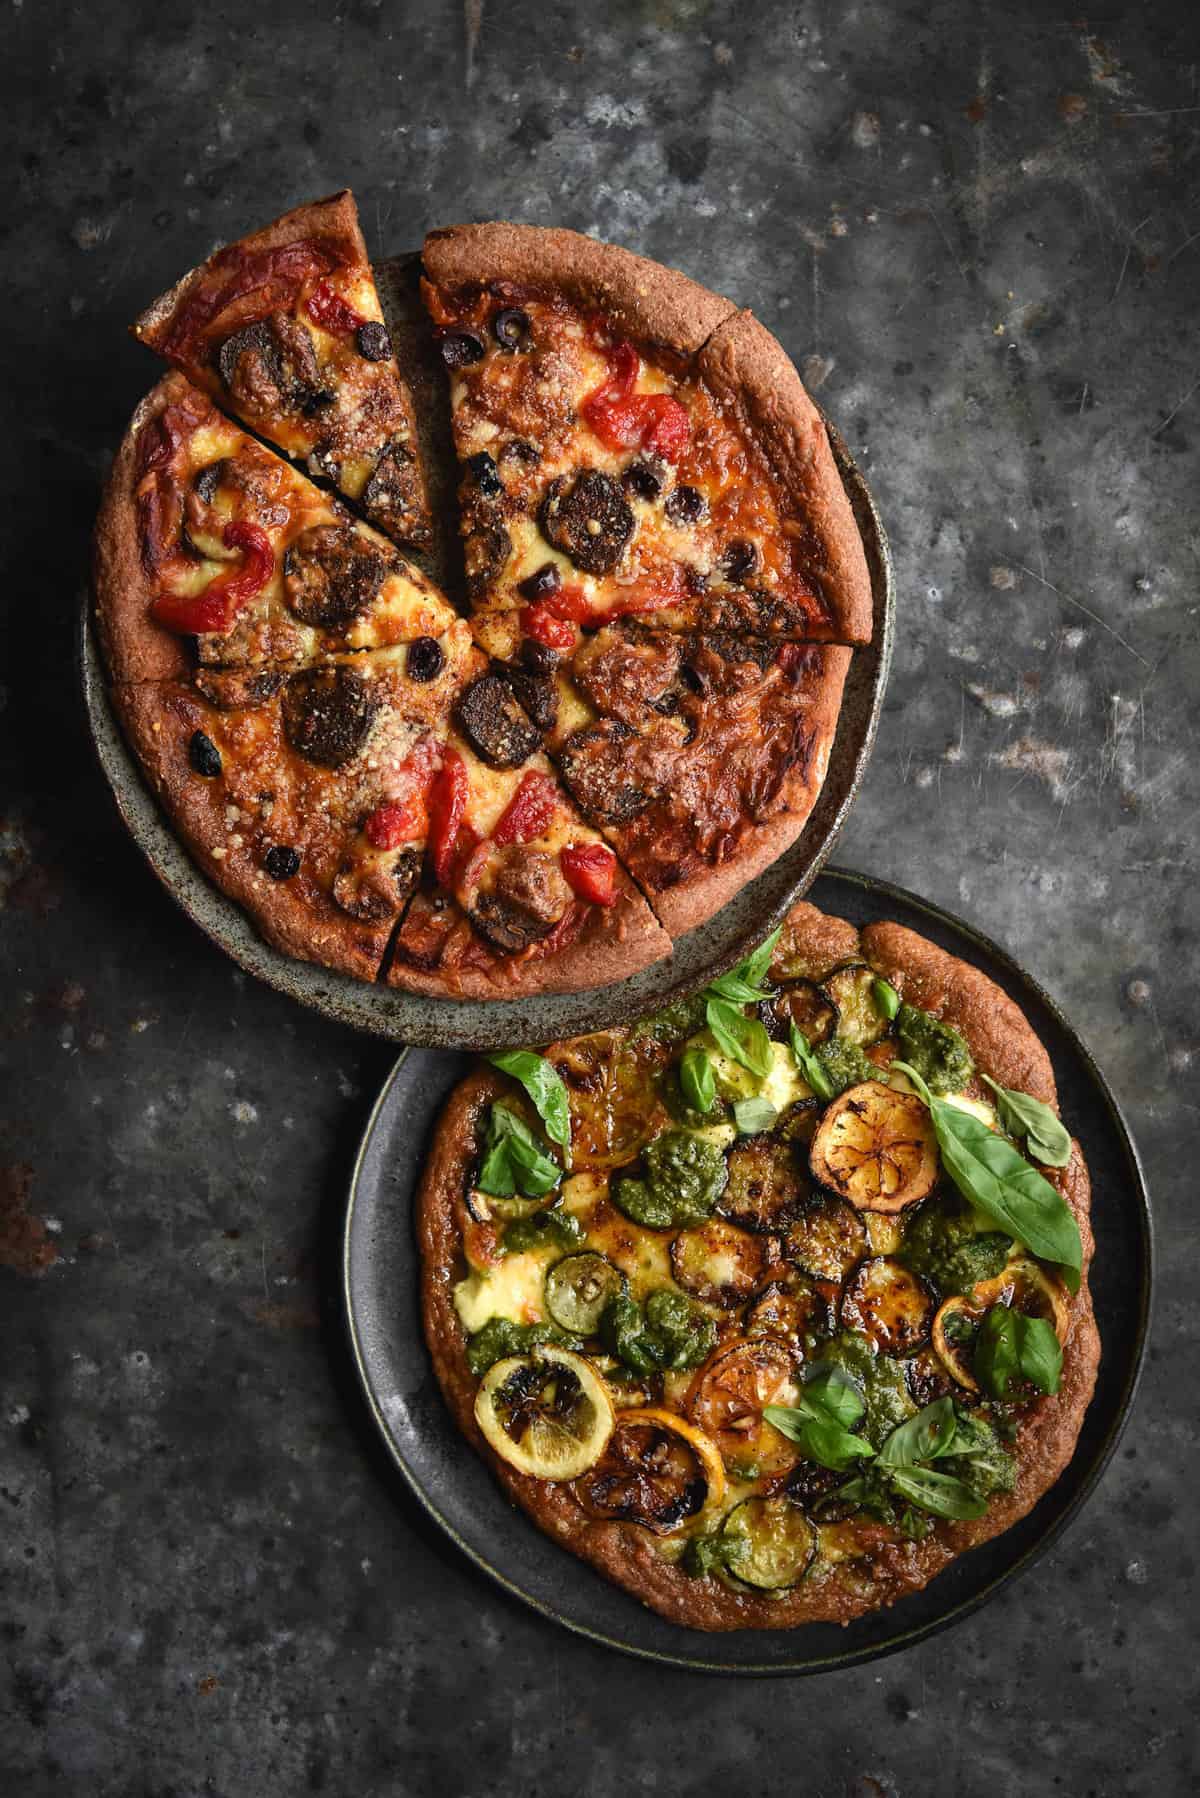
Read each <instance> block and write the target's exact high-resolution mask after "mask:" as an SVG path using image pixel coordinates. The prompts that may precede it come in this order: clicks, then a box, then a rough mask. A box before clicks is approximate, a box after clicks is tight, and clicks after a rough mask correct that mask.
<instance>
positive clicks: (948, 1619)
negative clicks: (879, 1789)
mask: <svg viewBox="0 0 1200 1798" xmlns="http://www.w3.org/2000/svg"><path fill="white" fill-rule="evenodd" d="M824 874H825V877H826V878H827V879H829V880H831V881H840V882H844V883H845V884H846V885H847V886H850V887H855V888H858V889H859V890H860V891H864V892H868V893H871V894H872V895H875V896H879V897H882V898H884V899H886V900H894V901H895V902H896V903H898V904H901V905H904V906H909V907H912V908H913V909H914V910H915V911H917V912H919V913H923V914H924V915H925V916H926V917H928V918H929V919H931V920H932V921H934V922H936V923H937V924H939V925H940V926H941V927H942V928H944V929H948V930H949V931H950V932H951V933H953V934H961V935H962V936H964V937H965V938H966V939H967V941H968V942H970V943H971V944H972V945H973V946H974V947H975V948H977V949H978V950H979V951H981V952H982V953H984V954H986V955H988V956H991V957H993V958H994V960H995V962H996V963H997V964H998V965H999V966H1000V968H1001V969H1002V970H1003V971H1004V972H1005V973H1006V974H1008V975H1009V976H1010V977H1015V978H1016V980H1017V981H1018V982H1019V983H1021V984H1024V985H1025V986H1026V987H1028V988H1029V989H1030V990H1031V991H1032V992H1033V994H1034V995H1035V997H1036V998H1037V999H1038V1001H1039V1002H1040V1003H1041V1004H1042V1005H1044V1006H1045V1007H1046V1009H1047V1010H1048V1012H1049V1013H1050V1015H1051V1017H1052V1018H1053V1020H1054V1022H1055V1024H1056V1025H1057V1027H1058V1028H1059V1029H1060V1030H1062V1031H1063V1032H1064V1034H1065V1035H1066V1036H1067V1038H1068V1039H1069V1041H1070V1043H1071V1047H1072V1049H1073V1050H1074V1051H1075V1052H1076V1053H1077V1054H1078V1055H1079V1057H1080V1060H1081V1061H1082V1063H1083V1066H1084V1069H1085V1071H1086V1073H1087V1076H1088V1079H1089V1081H1090V1083H1091V1085H1092V1086H1093V1088H1094V1089H1095V1090H1096V1091H1097V1093H1098V1095H1099V1097H1100V1098H1101V1099H1102V1101H1103V1103H1104V1108H1105V1110H1106V1112H1107V1113H1108V1117H1109V1120H1110V1122H1111V1124H1112V1127H1113V1129H1114V1131H1115V1134H1116V1137H1117V1139H1118V1141H1119V1143H1120V1146H1121V1149H1122V1152H1123V1155H1124V1158H1125V1160H1126V1161H1127V1163H1128V1167H1129V1171H1130V1173H1131V1175H1132V1179H1131V1181H1130V1185H1131V1187H1132V1190H1133V1193H1134V1195H1135V1198H1136V1215H1137V1223H1138V1235H1139V1237H1140V1240H1141V1248H1142V1263H1141V1266H1142V1272H1141V1277H1140V1279H1139V1282H1138V1292H1137V1318H1136V1328H1135V1332H1134V1339H1133V1345H1132V1355H1131V1358H1130V1363H1129V1367H1128V1370H1127V1373H1126V1376H1125V1379H1124V1380H1123V1382H1122V1386H1121V1390H1120V1393H1119V1395H1118V1398H1117V1405H1116V1414H1115V1416H1114V1419H1113V1421H1112V1423H1111V1424H1110V1425H1109V1428H1108V1429H1107V1430H1106V1432H1105V1434H1104V1436H1103V1438H1102V1440H1101V1442H1100V1444H1099V1445H1098V1447H1097V1450H1096V1454H1095V1456H1094V1458H1093V1461H1092V1463H1091V1465H1090V1466H1089V1467H1088V1469H1087V1470H1086V1472H1085V1473H1084V1475H1083V1477H1082V1480H1081V1483H1080V1485H1079V1487H1078V1489H1077V1490H1076V1492H1075V1493H1074V1494H1073V1496H1072V1497H1071V1499H1070V1501H1069V1502H1068V1504H1067V1506H1066V1508H1065V1509H1064V1510H1063V1512H1062V1513H1061V1514H1060V1516H1058V1517H1057V1518H1056V1519H1055V1520H1054V1521H1053V1522H1052V1523H1051V1524H1050V1525H1049V1526H1048V1527H1047V1528H1046V1529H1045V1530H1044V1531H1043V1532H1042V1533H1041V1534H1040V1535H1039V1536H1038V1538H1037V1540H1036V1541H1034V1542H1032V1543H1031V1544H1030V1545H1029V1547H1028V1548H1027V1549H1026V1550H1025V1551H1024V1553H1023V1554H1021V1555H1020V1556H1019V1557H1018V1558H1017V1559H1016V1560H1015V1561H1014V1562H1013V1563H1012V1564H1011V1565H1010V1566H1008V1567H1005V1568H1004V1569H1003V1570H1002V1571H1001V1572H999V1573H998V1574H997V1575H996V1576H995V1578H993V1579H991V1580H990V1581H989V1582H988V1583H987V1584H986V1585H985V1586H983V1587H982V1588H981V1589H980V1590H979V1591H977V1592H975V1593H973V1594H971V1595H970V1596H968V1597H966V1598H964V1599H962V1600H960V1601H959V1602H958V1603H957V1604H955V1605H953V1606H952V1607H951V1608H950V1609H949V1610H948V1611H946V1612H945V1613H944V1614H943V1615H940V1616H937V1617H934V1618H931V1619H930V1620H929V1621H927V1622H925V1623H921V1624H916V1625H914V1626H913V1627H912V1628H910V1629H906V1630H903V1631H901V1632H900V1633H899V1634H898V1635H896V1636H895V1637H892V1638H889V1639H888V1640H887V1641H885V1642H882V1643H878V1644H872V1645H870V1646H867V1647H863V1648H850V1649H847V1651H846V1652H845V1653H844V1654H832V1655H826V1656H822V1657H821V1658H820V1659H818V1660H812V1661H808V1662H806V1663H805V1664H803V1665H799V1664H788V1663H778V1662H760V1663H754V1662H748V1663H741V1664H738V1665H736V1666H735V1665H732V1664H730V1663H729V1662H723V1661H721V1660H718V1659H706V1658H698V1657H696V1656H685V1655H683V1654H682V1653H681V1654H672V1653H670V1652H669V1650H663V1649H658V1648H642V1647H639V1646H637V1645H636V1644H633V1643H630V1642H626V1641H621V1640H620V1639H619V1638H618V1637H614V1636H612V1635H610V1634H608V1633H607V1632H606V1631H604V1630H600V1629H595V1628H592V1627H590V1626H589V1625H588V1624H586V1623H581V1622H577V1621H576V1620H575V1619H573V1618H571V1617H567V1616H564V1615H563V1614H562V1613H561V1612H560V1611H558V1610H556V1609H555V1607H554V1606H553V1605H552V1604H549V1603H547V1602H546V1601H545V1600H544V1599H541V1598H539V1597H536V1596H535V1595H533V1594H532V1593H530V1592H527V1591H526V1590H525V1589H524V1588H523V1587H521V1586H520V1585H518V1584H517V1583H516V1582H515V1581H514V1580H512V1579H510V1578H509V1577H508V1576H507V1574H506V1573H505V1572H504V1571H503V1570H502V1569H501V1568H498V1567H496V1566H495V1565H493V1563H492V1562H490V1561H488V1560H487V1559H486V1558H485V1557H484V1556H483V1555H482V1554H481V1553H480V1552H479V1550H477V1549H476V1548H474V1547H473V1546H472V1545H471V1544H470V1543H469V1542H467V1541H466V1540H465V1539H464V1538H463V1536H462V1535H461V1533H460V1532H459V1531H458V1530H457V1529H456V1528H455V1526H454V1525H453V1524H452V1523H451V1522H450V1521H449V1519H448V1518H446V1517H445V1516H444V1515H443V1514H442V1512H441V1511H440V1509H439V1508H438V1506H437V1504H436V1502H435V1500H434V1498H433V1497H432V1495H430V1494H429V1493H427V1492H426V1490H425V1489H424V1488H423V1487H422V1485H421V1484H420V1482H419V1481H418V1480H417V1478H416V1476H415V1474H414V1473H413V1472H412V1471H411V1469H410V1468H409V1467H408V1465H407V1462H406V1461H405V1459H404V1456H403V1455H402V1454H401V1452H400V1449H399V1446H398V1444H397V1442H396V1440H395V1438H394V1436H393V1434H392V1431H391V1429H390V1427H389V1425H388V1422H387V1419H386V1418H385V1416H384V1414H383V1412H382V1410H381V1408H380V1407H379V1405H378V1404H377V1403H376V1400H375V1395H374V1391H373V1388H372V1383H371V1379H370V1376H369V1373H368V1369H367V1365H366V1356H365V1353H364V1351H363V1348H362V1344H361V1342H360V1339H359V1334H358V1328H357V1323H356V1318H355V1301H354V1297H353V1292H352V1282H351V1238H352V1235H353V1227H354V1218H355V1211H356V1207H357V1203H358V1196H359V1181H360V1176H361V1174H362V1170H363V1165H364V1162H365V1159H366V1155H367V1152H368V1149H369V1146H370V1142H371V1139H372V1136H373V1134H374V1132H375V1128H376V1126H377V1123H378V1121H379V1118H380V1116H381V1114H382V1112H383V1109H384V1107H385V1105H386V1104H387V1101H388V1098H389V1095H390V1094H391V1091H392V1088H393V1086H394V1085H395V1083H396V1081H397V1079H398V1078H399V1076H400V1074H401V1072H402V1070H403V1068H404V1065H405V1063H406V1062H407V1060H408V1057H409V1053H410V1047H412V1045H408V1044H406V1045H405V1046H404V1047H403V1048H402V1049H401V1052H400V1054H399V1055H398V1056H397V1058H396V1060H395V1062H393V1064H392V1066H391V1068H390V1069H389V1070H388V1073H387V1076H386V1078H385V1080H384V1082H383V1085H382V1087H381V1089H380V1091H379V1094H378V1096H377V1098H376V1100H375V1102H374V1104H373V1105H372V1107H371V1111H370V1115H369V1116H368V1118H367V1121H366V1123H365V1125H364V1127H363V1131H362V1135H361V1137H360V1139H359V1143H358V1148H357V1150H356V1152H355V1157H354V1163H353V1166H352V1168H351V1172H350V1182H349V1189H348V1196H347V1202H346V1211H345V1218H344V1222H343V1225H342V1253H341V1282H340V1284H341V1301H342V1323H343V1331H344V1336H345V1341H346V1344H347V1346H348V1349H349V1353H350V1357H351V1360H352V1362H353V1364H354V1370H355V1374H356V1377H357V1381H358V1387H359V1392H360V1395H361V1397H362V1398H363V1400H364V1402H365V1403H366V1405H367V1408H368V1411H369V1413H370V1415H371V1419H372V1421H373V1423H374V1424H375V1427H376V1430H377V1432H378V1434H379V1436H380V1438H381V1439H382V1443H383V1446H384V1449H385V1450H386V1452H387V1454H388V1457H389V1460H390V1461H391V1463H392V1465H393V1467H394V1468H395V1469H396V1470H397V1471H398V1472H399V1473H400V1475H401V1477H402V1478H403V1480H404V1483H405V1485H406V1486H407V1488H408V1490H409V1492H410V1493H411V1495H412V1496H413V1498H415V1500H416V1501H417V1503H418V1504H419V1505H420V1507H421V1509H422V1511H423V1512H424V1513H425V1515H426V1516H427V1517H429V1518H430V1519H431V1520H432V1521H433V1522H434V1523H435V1524H436V1525H437V1526H438V1528H439V1529H440V1530H441V1531H442V1532H443V1534H444V1535H445V1536H446V1537H447V1538H448V1539H449V1540H450V1541H452V1542H453V1543H454V1545H455V1547H456V1548H457V1549H458V1550H459V1551H460V1552H461V1553H462V1554H464V1555H465V1556H466V1558H467V1560H468V1561H469V1562H470V1563H471V1564H472V1565H473V1566H474V1567H475V1568H476V1570H477V1571H479V1572H480V1573H483V1574H484V1575H485V1576H486V1577H487V1578H488V1579H489V1580H490V1581H491V1582H492V1583H493V1584H494V1585H497V1586H499V1587H500V1588H501V1589H502V1590H503V1591H504V1592H506V1593H507V1594H508V1595H509V1597H511V1598H515V1599H517V1600H519V1601H520V1602H521V1603H522V1604H524V1605H525V1606H526V1607H528V1608H529V1609H530V1610H532V1611H534V1612H535V1613H537V1614H538V1615H539V1616H541V1617H543V1618H545V1619H546V1620H547V1621H548V1622H551V1623H554V1624H557V1625H559V1626H560V1627H562V1628H563V1629H566V1630H568V1631H569V1632H570V1633H571V1634H572V1635H575V1636H579V1637H581V1638H583V1639H584V1640H585V1641H590V1642H593V1643H596V1644H598V1645H599V1646H601V1647H604V1648H608V1649H612V1650H614V1651H615V1652H616V1653H618V1654H622V1655H625V1656H626V1657H629V1658H632V1659H635V1660H640V1661H648V1662H651V1663H653V1664H655V1665H658V1666H671V1667H677V1668H681V1669H682V1670H684V1671H686V1672H691V1673H704V1674H719V1675H723V1676H724V1677H725V1678H729V1677H731V1676H732V1677H736V1678H742V1679H771V1678H792V1679H797V1678H808V1677H812V1676H814V1675H818V1674H821V1673H833V1672H842V1671H845V1670H848V1669H849V1668H851V1667H855V1666H864V1665H866V1664H868V1663H869V1662H871V1661H878V1660H883V1659H885V1658H886V1657H887V1656H889V1655H893V1654H897V1653H899V1652H900V1651H901V1650H903V1649H906V1648H912V1647H915V1646H916V1644H917V1643H918V1642H923V1641H928V1640H929V1639H930V1638H931V1637H933V1636H936V1635H939V1634H941V1632H942V1631H943V1630H947V1629H950V1628H952V1627H954V1626H955V1625H956V1624H958V1623H961V1622H964V1621H965V1620H966V1618H968V1617H969V1616H971V1615H972V1614H973V1613H974V1612H976V1611H978V1610H979V1609H980V1608H981V1607H982V1606H983V1605H984V1604H986V1603H988V1602H989V1600H990V1599H992V1598H993V1597H994V1596H995V1595H996V1594H997V1593H998V1592H999V1591H1000V1590H1001V1588H1002V1587H1004V1586H1008V1585H1010V1584H1011V1583H1012V1582H1013V1581H1014V1580H1016V1579H1018V1578H1019V1577H1021V1576H1022V1575H1024V1574H1025V1573H1027V1572H1029V1570H1030V1569H1031V1568H1032V1567H1033V1566H1034V1565H1035V1564H1036V1563H1037V1562H1038V1561H1039V1560H1040V1559H1041V1558H1042V1557H1043V1556H1044V1555H1045V1554H1046V1553H1048V1552H1049V1550H1050V1549H1051V1548H1052V1547H1053V1546H1054V1545H1055V1544H1056V1543H1057V1542H1059V1541H1060V1540H1061V1538H1062V1537H1063V1535H1064V1534H1065V1532H1066V1531H1067V1529H1068V1528H1069V1527H1070V1526H1071V1525H1072V1524H1073V1523H1074V1522H1075V1521H1076V1519H1077V1518H1078V1516H1079V1513H1080V1511H1081V1510H1082V1509H1083V1507H1084V1505H1085V1504H1087V1502H1088V1501H1089V1500H1090V1499H1091V1497H1092V1496H1093V1494H1094V1493H1095V1491H1096V1488H1097V1486H1098V1485H1099V1483H1100V1481H1101V1479H1102V1478H1103V1477H1104V1474H1105V1473H1106V1472H1107V1470H1108V1468H1109V1466H1110V1465H1111V1463H1112V1460H1113V1457H1114V1455H1115V1454H1116V1451H1117V1449H1118V1447H1119V1446H1120V1443H1121V1439H1122V1437H1123V1436H1124V1433H1125V1430H1126V1427H1127V1425H1128V1422H1129V1419H1130V1416H1131V1414H1132V1411H1133V1406H1134V1403H1135V1400H1136V1398H1137V1394H1138V1390H1139V1387H1140V1385H1141V1381H1142V1375H1143V1372H1144V1368H1145V1361H1146V1350H1147V1345H1148V1342H1149V1336H1150V1327H1151V1319H1152V1312H1153V1296H1154V1286H1155V1279H1156V1271H1157V1258H1156V1250H1155V1243H1154V1214H1153V1208H1152V1205H1151V1199H1150V1189H1149V1183H1148V1181H1147V1178H1146V1172H1145V1168H1144V1166H1143V1163H1142V1158H1141V1154H1140V1152H1139V1150H1138V1146H1137V1142H1136V1139H1135V1137H1134V1135H1133V1131H1132V1129H1131V1128H1130V1125H1129V1122H1128V1120H1127V1118H1126V1116H1125V1113H1124V1109H1123V1107H1122V1105H1121V1103H1120V1101H1119V1099H1118V1098H1117V1096H1116V1094H1115V1092H1114V1091H1113V1089H1112V1087H1111V1085H1110V1084H1109V1081H1108V1079H1107V1077H1106V1076H1105V1074H1104V1072H1103V1070H1102V1069H1101V1067H1100V1065H1099V1063H1098V1062H1097V1060H1096V1058H1095V1056H1094V1055H1093V1054H1092V1052H1091V1050H1090V1048H1089V1047H1088V1045H1087V1043H1086V1042H1085V1040H1084V1039H1083V1037H1082V1036H1081V1034H1080V1032H1079V1030H1078V1029H1077V1028H1076V1027H1075V1025H1074V1024H1072V1023H1071V1022H1070V1020H1069V1019H1068V1018H1067V1017H1066V1015H1065V1013H1064V1012H1063V1010H1062V1007H1061V1006H1060V1005H1059V1003H1058V1001H1057V1000H1056V999H1054V997H1053V996H1052V995H1051V994H1050V993H1049V992H1047V990H1046V989H1045V987H1044V986H1043V985H1042V984H1041V982H1040V981H1039V980H1038V979H1037V977H1036V976H1035V975H1033V974H1030V973H1028V972H1026V970H1025V969H1024V968H1022V967H1021V965H1020V964H1019V963H1018V962H1017V961H1016V959H1015V958H1014V957H1013V956H1012V955H1011V954H1010V953H1009V952H1008V951H1007V950H1006V949H1004V948H1002V947H1001V946H1000V945H999V944H998V943H996V942H995V941H994V940H993V939H992V938H991V937H989V936H988V935H987V934H986V933H985V932H984V931H982V930H979V929H977V928H976V927H975V926H974V925H972V924H969V923H967V922H966V921H965V920H963V919H961V918H959V917H957V916H956V915H955V914H954V913H953V912H949V911H947V910H946V909H945V908H944V907H942V906H940V905H937V904H936V903H935V902H934V901H932V900H927V899H923V898H921V897H919V896H918V895H916V894H914V893H911V892H910V891H909V890H908V889H907V888H905V887H901V886H899V885H898V884H896V883H895V882H892V881H888V880H885V879H882V878H880V877H877V876H874V875H870V874H863V873H860V872H859V871H857V870H855V869H851V868H835V867H826V868H825V870H824ZM469 1052H470V1051H467V1053H469ZM415 1253H416V1251H415V1248H414V1256H415ZM422 1346H423V1347H425V1344H424V1338H423V1337H422ZM425 1352H426V1353H428V1349H427V1348H425ZM439 1401H440V1402H441V1403H443V1404H444V1403H445V1401H444V1398H443V1397H442V1395H441V1393H440V1389H439ZM463 1446H464V1447H465V1448H467V1449H468V1450H469V1449H470V1445H469V1444H468V1443H466V1442H465V1439H464V1441H463ZM471 1452H474V1451H471ZM1069 1465H1070V1463H1068V1466H1069ZM1065 1471H1066V1469H1064V1472H1065ZM497 1500H498V1502H502V1494H501V1493H500V1492H499V1488H497ZM531 1527H536V1526H532V1525H531ZM544 1546H545V1549H546V1551H547V1552H549V1551H550V1550H551V1549H552V1548H553V1547H554V1545H553V1544H552V1543H546V1544H545V1545H544ZM597 1577H601V1576H599V1575H598V1576H597ZM635 1602H636V1601H635ZM851 1627H852V1626H851ZM763 1633H772V1634H781V1635H791V1634H793V1633H794V1632H791V1631H777V1632H763ZM718 1639H719V1638H718Z"/></svg>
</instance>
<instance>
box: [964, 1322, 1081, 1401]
mask: <svg viewBox="0 0 1200 1798" xmlns="http://www.w3.org/2000/svg"><path fill="white" fill-rule="evenodd" d="M972 1365H973V1367H974V1371H975V1375H976V1378H977V1379H978V1380H979V1383H980V1385H981V1386H983V1387H984V1388H985V1390H986V1391H988V1392H989V1393H990V1394H991V1395H992V1397H993V1398H1006V1397H1007V1395H1008V1389H1009V1386H1010V1385H1011V1383H1012V1381H1013V1380H1014V1379H1017V1378H1018V1377H1019V1378H1022V1379H1026V1380H1029V1381H1030V1382H1031V1384H1033V1385H1034V1386H1036V1387H1038V1389H1039V1390H1040V1391H1042V1392H1050V1393H1053V1392H1057V1391H1058V1383H1059V1380H1060V1378H1061V1376H1062V1348H1061V1346H1060V1345H1059V1340H1058V1337H1057V1336H1056V1335H1055V1333H1054V1326H1053V1325H1052V1324H1051V1323H1049V1322H1048V1321H1047V1319H1046V1318H1044V1317H1026V1316H1024V1315H1023V1314H1022V1313H1021V1312H1020V1311H1012V1310H1010V1309H1009V1308H1008V1307H1007V1306H1005V1305H994V1306H993V1307H992V1309H991V1310H990V1311H989V1312H988V1314H987V1316H986V1317H985V1318H984V1320H983V1324H982V1326H981V1328H980V1331H979V1335H978V1337H977V1338H976V1342H975V1354H974V1358H973V1362H972Z"/></svg>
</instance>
